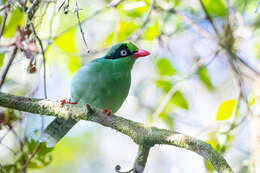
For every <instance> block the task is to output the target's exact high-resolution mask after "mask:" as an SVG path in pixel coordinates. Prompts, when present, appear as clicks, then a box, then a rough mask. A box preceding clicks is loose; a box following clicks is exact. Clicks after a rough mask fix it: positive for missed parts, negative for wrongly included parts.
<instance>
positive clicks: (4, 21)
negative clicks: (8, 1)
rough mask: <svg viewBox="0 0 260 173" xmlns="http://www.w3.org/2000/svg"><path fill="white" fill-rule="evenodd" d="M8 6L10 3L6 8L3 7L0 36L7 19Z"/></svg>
mask: <svg viewBox="0 0 260 173" xmlns="http://www.w3.org/2000/svg"><path fill="white" fill-rule="evenodd" d="M9 7H10V5H9V6H8V7H7V9H5V12H4V16H3V21H2V25H1V28H0V38H1V37H2V35H3V33H4V28H5V25H6V20H7V17H8V12H9V9H10V8H9Z"/></svg>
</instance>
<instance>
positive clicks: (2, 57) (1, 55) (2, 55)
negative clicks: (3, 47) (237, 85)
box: [0, 53, 5, 68]
mask: <svg viewBox="0 0 260 173" xmlns="http://www.w3.org/2000/svg"><path fill="white" fill-rule="evenodd" d="M4 58H5V54H4V53H0V68H1V67H2V65H3V64H4Z"/></svg>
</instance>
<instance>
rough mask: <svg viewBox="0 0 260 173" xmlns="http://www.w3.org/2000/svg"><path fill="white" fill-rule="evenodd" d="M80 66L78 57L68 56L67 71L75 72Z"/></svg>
mask: <svg viewBox="0 0 260 173" xmlns="http://www.w3.org/2000/svg"><path fill="white" fill-rule="evenodd" d="M80 67H81V62H80V58H79V57H74V56H70V57H69V63H68V68H69V71H70V72H72V73H75V72H76V71H77V70H78V69H79V68H80Z"/></svg>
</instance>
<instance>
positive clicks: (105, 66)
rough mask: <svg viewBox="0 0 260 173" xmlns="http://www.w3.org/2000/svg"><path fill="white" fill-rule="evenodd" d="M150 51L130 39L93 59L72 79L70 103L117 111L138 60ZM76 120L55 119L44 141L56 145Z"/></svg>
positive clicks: (107, 111)
mask: <svg viewBox="0 0 260 173" xmlns="http://www.w3.org/2000/svg"><path fill="white" fill-rule="evenodd" d="M149 54H150V53H149V52H148V51H146V50H142V49H138V48H137V47H136V46H135V45H134V44H133V43H131V42H127V43H120V44H117V45H115V46H113V47H112V48H111V49H110V50H109V51H108V53H107V54H106V55H105V56H104V57H102V58H98V59H95V60H92V61H90V62H89V63H87V64H86V65H84V66H83V67H81V68H80V69H79V70H78V72H77V73H76V74H75V76H74V77H73V79H72V82H71V100H70V101H69V102H68V103H71V104H78V105H86V104H90V105H92V106H95V107H97V108H100V109H104V111H105V112H106V114H107V115H110V114H111V113H112V112H116V111H117V110H118V109H119V108H120V107H121V105H122V104H123V102H124V100H125V99H126V97H127V95H128V92H129V88H130V84H131V70H132V67H133V65H134V63H135V61H136V59H137V58H139V57H144V56H147V55H149ZM64 103H65V101H62V104H64ZM76 123H77V121H76V120H74V119H72V118H68V119H63V118H56V119H55V120H54V121H52V122H51V123H50V125H48V126H47V128H46V129H45V130H44V132H43V135H42V137H41V141H42V142H43V141H44V142H47V145H48V146H49V147H51V146H54V145H55V144H56V143H57V142H58V141H59V140H60V139H61V138H62V137H63V136H65V135H66V134H67V132H68V131H69V130H70V129H71V128H72V127H73V126H74V125H75V124H76Z"/></svg>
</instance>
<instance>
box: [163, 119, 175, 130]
mask: <svg viewBox="0 0 260 173" xmlns="http://www.w3.org/2000/svg"><path fill="white" fill-rule="evenodd" d="M162 120H163V121H164V122H165V124H166V125H167V126H168V127H169V129H170V130H173V128H174V121H173V118H172V117H170V116H164V117H162Z"/></svg>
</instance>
